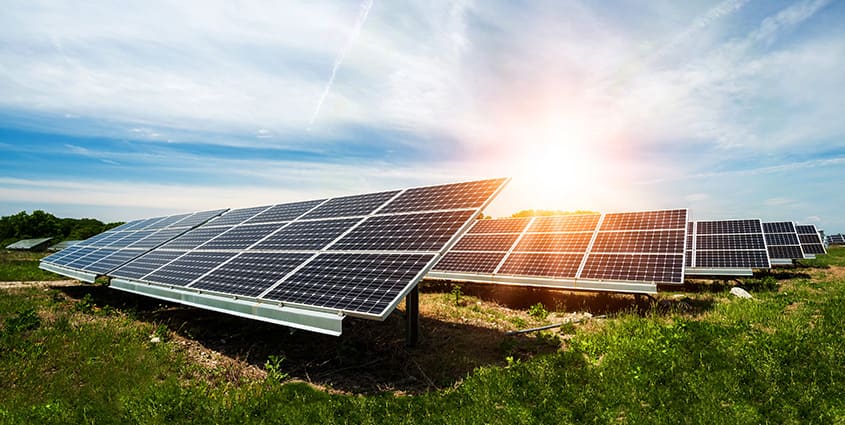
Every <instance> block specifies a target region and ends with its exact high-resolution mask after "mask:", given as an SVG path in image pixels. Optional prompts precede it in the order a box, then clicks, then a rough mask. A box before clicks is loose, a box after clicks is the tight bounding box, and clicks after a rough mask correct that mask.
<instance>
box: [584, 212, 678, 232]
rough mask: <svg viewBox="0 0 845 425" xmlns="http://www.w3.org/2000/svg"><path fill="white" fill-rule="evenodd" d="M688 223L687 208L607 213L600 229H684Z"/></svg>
mask: <svg viewBox="0 0 845 425" xmlns="http://www.w3.org/2000/svg"><path fill="white" fill-rule="evenodd" d="M686 225H687V211H686V210H662V211H646V212H636V213H610V214H605V216H604V220H603V221H602V224H601V228H600V229H599V230H601V231H608V230H659V229H684V228H685V227H686Z"/></svg>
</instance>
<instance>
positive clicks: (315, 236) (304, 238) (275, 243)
mask: <svg viewBox="0 0 845 425" xmlns="http://www.w3.org/2000/svg"><path fill="white" fill-rule="evenodd" d="M360 220H361V219H360V218H346V219H338V220H318V221H296V222H293V223H291V224H290V225H288V226H286V227H285V228H283V229H281V230H279V231H278V232H276V233H274V234H273V235H272V236H270V237H269V238H267V239H265V240H263V241H262V242H261V243H260V244H258V245H256V246H254V247H252V249H255V250H281V251H283V250H318V249H322V248H323V247H325V246H326V245H328V244H329V243H330V242H331V241H333V240H335V239H337V238H338V236H340V235H341V234H343V232H345V231H347V230H349V228H351V227H352V226H353V225H355V224H356V223H358V222H359V221H360Z"/></svg>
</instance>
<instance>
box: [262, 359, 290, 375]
mask: <svg viewBox="0 0 845 425" xmlns="http://www.w3.org/2000/svg"><path fill="white" fill-rule="evenodd" d="M284 361H285V356H277V355H274V354H271V355H270V356H268V357H267V361H266V362H264V369H266V370H267V380H269V381H272V382H283V381H285V380H287V379H288V374H287V372H285V371H283V370H282V362H284Z"/></svg>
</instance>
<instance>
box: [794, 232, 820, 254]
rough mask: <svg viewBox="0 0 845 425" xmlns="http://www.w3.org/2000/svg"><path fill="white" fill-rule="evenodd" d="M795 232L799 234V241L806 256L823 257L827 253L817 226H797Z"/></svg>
mask: <svg viewBox="0 0 845 425" xmlns="http://www.w3.org/2000/svg"><path fill="white" fill-rule="evenodd" d="M795 231H796V232H797V233H798V240H799V241H800V242H801V249H802V251H804V253H805V254H812V255H821V254H826V253H827V250H825V248H824V243H822V238H821V236H820V235H819V232H818V230H816V226H815V225H812V224H803V225H802V224H799V225H796V226H795Z"/></svg>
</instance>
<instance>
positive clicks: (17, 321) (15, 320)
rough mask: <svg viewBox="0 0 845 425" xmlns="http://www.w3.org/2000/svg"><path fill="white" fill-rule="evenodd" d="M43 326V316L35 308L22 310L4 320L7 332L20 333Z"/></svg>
mask: <svg viewBox="0 0 845 425" xmlns="http://www.w3.org/2000/svg"><path fill="white" fill-rule="evenodd" d="M39 326H41V318H40V317H38V313H37V312H36V311H35V309H34V308H27V309H24V310H21V311H19V312H18V313H17V315H15V316H13V317H9V318H8V319H6V320H5V322H4V329H5V332H7V333H10V334H12V333H20V332H26V331H32V330H35V329H38V327H39Z"/></svg>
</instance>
